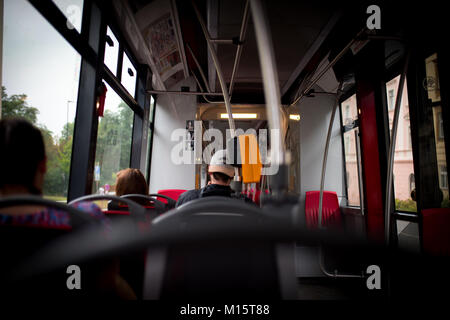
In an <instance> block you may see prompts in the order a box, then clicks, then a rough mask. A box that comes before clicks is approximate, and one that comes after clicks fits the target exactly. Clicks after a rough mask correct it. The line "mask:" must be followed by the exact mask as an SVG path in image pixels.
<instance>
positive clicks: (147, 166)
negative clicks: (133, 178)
mask: <svg viewBox="0 0 450 320" xmlns="http://www.w3.org/2000/svg"><path fill="white" fill-rule="evenodd" d="M154 116H155V99H153V97H152V96H150V112H149V117H148V118H149V119H148V126H149V128H148V132H147V159H146V161H145V178H146V179H147V182H148V183H150V182H149V181H150V161H152V153H151V152H152V134H153V131H152V124H153V119H154Z"/></svg>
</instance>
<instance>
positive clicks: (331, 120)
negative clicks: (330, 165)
mask: <svg viewBox="0 0 450 320" xmlns="http://www.w3.org/2000/svg"><path fill="white" fill-rule="evenodd" d="M342 84H343V82H341V83H339V86H338V89H337V92H336V99H335V101H334V105H333V110H332V111H331V118H330V124H329V126H328V134H327V141H326V142H325V152H324V154H323V163H322V176H321V178H320V197H319V217H318V218H319V221H318V227H319V228H322V206H323V186H324V184H325V172H326V169H327V159H328V148H329V147H330V140H331V131H332V130H333V123H334V116H335V114H336V109H337V105H338V104H339V98H340V96H341V89H342Z"/></svg>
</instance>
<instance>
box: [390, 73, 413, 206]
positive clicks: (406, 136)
mask: <svg viewBox="0 0 450 320" xmlns="http://www.w3.org/2000/svg"><path fill="white" fill-rule="evenodd" d="M399 81H400V75H399V76H397V77H395V78H394V79H392V80H390V81H388V82H387V83H386V92H388V115H389V134H392V123H393V119H394V110H395V99H396V98H397V90H398V84H399ZM392 103H393V104H394V107H392ZM393 177H394V178H393V179H394V194H395V210H397V211H410V212H417V205H416V201H414V200H413V199H412V198H411V192H413V191H414V189H415V174H414V162H413V153H412V142H411V123H410V120H409V106H408V89H407V83H406V82H405V85H404V87H403V93H402V100H401V103H400V115H399V120H398V128H397V140H396V143H395V152H394V168H393Z"/></svg>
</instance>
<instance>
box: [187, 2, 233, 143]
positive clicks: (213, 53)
mask: <svg viewBox="0 0 450 320" xmlns="http://www.w3.org/2000/svg"><path fill="white" fill-rule="evenodd" d="M191 3H192V6H193V8H194V11H195V14H196V15H197V19H198V21H199V23H200V26H201V27H202V31H203V35H204V36H205V39H206V43H207V44H208V49H209V52H210V53H211V57H212V59H213V63H214V66H215V68H216V72H217V77H218V78H219V82H220V87H221V89H222V93H223V99H224V101H225V107H226V109H227V113H228V125H229V127H230V133H231V137H234V136H235V134H236V126H235V124H234V119H233V114H232V113H231V102H230V95H229V94H228V88H227V84H226V82H225V77H224V76H223V72H222V68H221V66H220V62H219V58H218V57H217V53H216V50H215V49H214V47H213V43H212V42H211V36H210V34H209V31H208V29H207V28H206V25H205V22H204V21H203V18H202V15H201V14H200V11H199V10H198V8H197V5H196V4H195V2H194V1H193V0H191Z"/></svg>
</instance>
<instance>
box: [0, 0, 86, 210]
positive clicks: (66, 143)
mask: <svg viewBox="0 0 450 320" xmlns="http://www.w3.org/2000/svg"><path fill="white" fill-rule="evenodd" d="M66 2H67V1H66ZM55 3H56V4H57V5H58V7H59V8H60V9H61V11H63V12H64V13H65V14H67V12H66V7H67V6H66V5H62V4H61V5H60V3H62V1H55ZM72 3H73V5H77V6H78V7H79V8H80V10H81V9H82V6H83V2H82V1H73V2H72ZM2 5H3V3H2ZM3 10H4V20H3V26H2V32H3V57H2V58H3V80H2V86H3V87H2V117H24V118H26V119H27V120H28V121H30V122H32V123H33V124H34V125H35V126H37V127H38V128H39V129H40V130H41V132H42V135H43V137H44V142H45V148H46V155H47V173H46V175H45V181H44V190H43V193H44V197H45V198H49V199H52V200H56V201H63V202H65V201H66V198H67V190H68V186H69V174H70V166H71V156H72V138H73V129H74V118H75V111H76V110H75V109H76V106H77V95H78V81H79V75H80V64H81V57H80V55H79V54H78V53H77V52H76V51H75V49H74V48H73V47H72V46H71V45H70V44H69V43H68V42H67V41H66V40H65V39H64V38H63V37H62V36H61V35H60V34H59V33H58V32H57V31H56V30H55V29H54V28H53V27H52V26H51V25H50V24H49V23H48V22H47V21H46V20H45V19H44V18H43V17H42V15H41V14H40V13H39V12H38V11H37V10H36V9H35V8H34V7H33V6H32V5H31V4H30V3H29V1H26V0H15V1H4V8H3ZM55 53H57V54H55Z"/></svg>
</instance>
